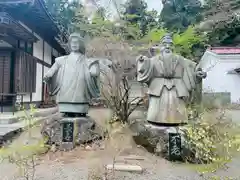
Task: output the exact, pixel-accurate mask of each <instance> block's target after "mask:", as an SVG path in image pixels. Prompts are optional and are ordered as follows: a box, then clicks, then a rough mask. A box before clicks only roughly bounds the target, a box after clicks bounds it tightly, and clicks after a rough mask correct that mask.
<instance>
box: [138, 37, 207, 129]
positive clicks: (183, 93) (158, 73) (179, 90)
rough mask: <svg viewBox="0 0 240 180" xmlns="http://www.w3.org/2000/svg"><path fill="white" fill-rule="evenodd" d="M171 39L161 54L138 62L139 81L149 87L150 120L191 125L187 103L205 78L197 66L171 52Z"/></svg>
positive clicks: (162, 47)
mask: <svg viewBox="0 0 240 180" xmlns="http://www.w3.org/2000/svg"><path fill="white" fill-rule="evenodd" d="M172 45H173V42H172V38H171V36H170V35H169V34H167V35H166V36H164V37H163V38H162V43H161V50H160V53H159V54H157V55H155V56H153V57H152V58H148V57H146V56H142V55H140V56H139V57H138V58H137V80H138V81H139V82H141V83H146V84H147V85H148V94H149V107H148V113H147V120H148V121H149V122H152V123H155V124H168V125H179V124H185V123H187V122H188V116H187V110H186V105H187V100H188V99H189V97H190V92H191V91H192V90H194V89H195V88H196V85H197V83H199V82H201V79H202V78H205V77H206V73H205V72H203V71H202V70H201V68H199V67H198V65H197V64H196V63H195V62H193V61H190V60H188V59H186V58H184V57H182V56H180V55H177V54H174V53H173V52H172Z"/></svg>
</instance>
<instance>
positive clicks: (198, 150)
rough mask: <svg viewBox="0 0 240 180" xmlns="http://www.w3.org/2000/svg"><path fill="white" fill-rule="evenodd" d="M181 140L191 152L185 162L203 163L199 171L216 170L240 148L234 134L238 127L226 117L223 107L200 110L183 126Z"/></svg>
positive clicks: (239, 131) (237, 132) (236, 136)
mask: <svg viewBox="0 0 240 180" xmlns="http://www.w3.org/2000/svg"><path fill="white" fill-rule="evenodd" d="M184 132H185V142H186V146H187V147H188V149H190V150H191V154H190V155H188V156H187V157H186V160H187V161H190V162H195V163H196V162H197V163H207V164H211V165H210V166H205V167H206V168H203V169H202V167H201V168H200V169H199V170H200V172H202V173H203V172H205V171H207V170H209V171H216V170H217V169H218V168H219V167H220V166H224V165H225V164H226V163H227V162H229V161H230V160H231V158H232V157H233V156H234V154H235V153H236V152H238V151H239V150H240V142H238V140H237V139H238V134H239V133H240V127H239V126H238V125H236V124H234V123H233V122H232V121H231V119H229V118H228V117H227V116H226V114H225V110H224V109H221V110H219V111H216V110H211V111H206V110H205V111H204V112H203V113H201V114H199V117H198V119H197V120H196V121H192V122H190V123H189V124H188V125H187V126H186V127H185V128H184Z"/></svg>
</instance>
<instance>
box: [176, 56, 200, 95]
mask: <svg viewBox="0 0 240 180" xmlns="http://www.w3.org/2000/svg"><path fill="white" fill-rule="evenodd" d="M180 58H181V57H180ZM182 62H184V64H183V65H184V74H183V81H184V83H185V85H186V87H187V89H188V90H189V91H191V90H193V89H195V88H196V84H197V78H196V66H197V64H196V63H195V62H193V61H191V60H189V59H185V58H183V60H182Z"/></svg>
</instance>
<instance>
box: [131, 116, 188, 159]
mask: <svg viewBox="0 0 240 180" xmlns="http://www.w3.org/2000/svg"><path fill="white" fill-rule="evenodd" d="M130 128H131V130H132V131H133V134H134V135H133V138H134V140H135V142H136V143H137V144H139V145H142V146H143V147H145V148H146V149H147V150H148V151H149V152H152V153H155V154H157V155H162V156H164V157H166V158H167V159H170V160H174V159H175V160H181V159H183V156H185V154H186V146H185V143H184V132H183V131H182V130H181V129H182V127H179V126H178V127H167V126H165V127H164V126H158V125H153V124H150V123H148V122H147V121H143V120H138V121H136V122H134V123H133V124H131V126H130ZM179 142H180V144H179ZM169 145H170V148H169ZM179 146H180V147H179ZM170 151H171V153H170ZM179 153H181V154H179ZM173 155H175V157H173ZM177 156H181V157H182V158H177ZM171 157H173V158H174V159H171Z"/></svg>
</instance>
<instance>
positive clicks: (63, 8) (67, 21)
mask: <svg viewBox="0 0 240 180" xmlns="http://www.w3.org/2000/svg"><path fill="white" fill-rule="evenodd" d="M45 2H46V6H47V8H48V10H49V12H50V13H51V14H52V15H53V17H54V18H55V19H56V21H57V22H58V23H59V24H61V25H62V26H64V28H68V27H69V26H70V25H71V24H72V22H73V20H74V16H75V11H76V9H77V8H78V6H81V4H80V3H79V1H77V0H74V1H69V0H45Z"/></svg>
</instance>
